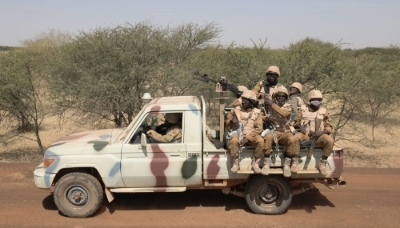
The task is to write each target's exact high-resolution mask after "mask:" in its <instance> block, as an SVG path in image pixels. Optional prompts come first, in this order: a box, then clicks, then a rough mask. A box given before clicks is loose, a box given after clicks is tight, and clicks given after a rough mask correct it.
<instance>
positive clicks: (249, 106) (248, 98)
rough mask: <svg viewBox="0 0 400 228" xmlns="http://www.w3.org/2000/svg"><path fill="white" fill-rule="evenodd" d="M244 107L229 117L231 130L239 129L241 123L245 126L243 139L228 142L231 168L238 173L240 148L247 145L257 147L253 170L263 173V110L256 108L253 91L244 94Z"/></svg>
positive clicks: (238, 107)
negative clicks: (261, 160) (261, 166)
mask: <svg viewBox="0 0 400 228" xmlns="http://www.w3.org/2000/svg"><path fill="white" fill-rule="evenodd" d="M241 98H242V105H241V106H236V108H235V109H233V110H232V111H231V112H230V113H229V114H228V116H227V119H226V122H225V123H226V125H227V126H228V127H230V128H231V129H235V128H238V127H237V126H239V121H241V123H242V125H243V135H242V136H243V139H240V135H237V134H235V135H233V136H232V137H231V138H230V140H229V142H228V149H229V153H230V155H231V157H232V160H233V165H232V168H231V172H232V173H237V172H238V170H239V147H241V146H243V145H244V144H246V143H249V144H250V145H251V146H254V147H255V151H254V159H253V164H252V167H253V170H254V172H255V173H261V169H260V165H259V164H260V158H261V155H262V151H263V147H264V139H263V138H262V137H261V135H260V134H261V132H262V124H263V122H262V115H261V114H260V113H261V110H260V109H258V108H255V106H256V104H257V100H256V95H255V93H254V92H253V91H251V90H246V91H244V92H243V94H242V96H241Z"/></svg>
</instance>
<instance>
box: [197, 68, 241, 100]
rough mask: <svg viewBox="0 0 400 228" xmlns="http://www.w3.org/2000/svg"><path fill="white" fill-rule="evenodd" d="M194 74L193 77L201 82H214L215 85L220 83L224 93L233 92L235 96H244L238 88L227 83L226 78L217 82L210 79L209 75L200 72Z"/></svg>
mask: <svg viewBox="0 0 400 228" xmlns="http://www.w3.org/2000/svg"><path fill="white" fill-rule="evenodd" d="M193 74H194V76H193V77H194V78H195V79H197V80H199V81H202V82H206V83H209V82H212V83H214V84H217V83H219V84H220V85H221V86H222V89H223V90H224V91H226V90H229V91H231V92H233V93H234V94H237V95H242V93H243V92H242V91H240V90H239V89H238V88H237V86H235V85H233V84H230V83H228V81H227V80H226V79H225V78H220V79H219V80H218V81H217V80H214V79H211V78H209V77H208V74H200V72H199V71H198V70H197V71H195V72H193Z"/></svg>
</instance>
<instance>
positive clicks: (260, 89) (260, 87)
mask: <svg viewBox="0 0 400 228" xmlns="http://www.w3.org/2000/svg"><path fill="white" fill-rule="evenodd" d="M265 73H266V74H267V73H274V74H277V75H278V77H279V76H280V74H281V73H280V71H279V68H278V67H277V66H270V67H268V69H267V71H266V72H265ZM265 83H267V81H266V80H265V81H259V82H257V84H256V85H255V86H254V87H253V89H252V91H253V92H254V93H255V94H256V96H257V98H258V102H259V103H260V104H263V103H264V99H263V98H262V96H261V95H263V94H265V87H264V84H265ZM282 87H283V88H284V86H283V85H282V84H280V83H277V84H276V85H271V86H270V87H269V94H267V95H268V96H269V97H270V98H271V97H272V94H274V93H276V92H277V91H278V90H279V89H281V88H282Z"/></svg>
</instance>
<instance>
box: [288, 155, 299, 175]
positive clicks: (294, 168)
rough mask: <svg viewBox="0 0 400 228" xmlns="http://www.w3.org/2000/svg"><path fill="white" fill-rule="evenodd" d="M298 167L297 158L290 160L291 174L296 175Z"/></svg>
mask: <svg viewBox="0 0 400 228" xmlns="http://www.w3.org/2000/svg"><path fill="white" fill-rule="evenodd" d="M298 165H299V158H292V167H291V168H290V171H291V172H292V173H297V171H298Z"/></svg>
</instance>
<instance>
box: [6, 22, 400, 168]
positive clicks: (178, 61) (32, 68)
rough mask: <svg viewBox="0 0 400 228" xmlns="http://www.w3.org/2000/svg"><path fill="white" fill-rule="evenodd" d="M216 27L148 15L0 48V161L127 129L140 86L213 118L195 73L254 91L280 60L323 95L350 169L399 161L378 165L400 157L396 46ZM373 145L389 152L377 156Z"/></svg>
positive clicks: (288, 76) (208, 91)
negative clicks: (247, 43) (251, 34)
mask: <svg viewBox="0 0 400 228" xmlns="http://www.w3.org/2000/svg"><path fill="white" fill-rule="evenodd" d="M220 32H221V28H219V27H218V26H217V25H216V24H214V23H207V24H204V25H198V24H192V23H189V24H182V25H180V26H176V27H160V26H157V25H155V24H152V23H151V22H149V21H144V22H139V23H136V24H123V25H118V26H115V27H99V28H95V29H93V30H90V31H80V32H79V33H78V34H77V35H70V34H67V33H62V32H59V31H57V30H49V31H47V32H44V33H42V34H39V35H38V36H37V37H35V38H33V39H31V40H26V41H24V42H22V44H21V47H18V48H14V47H0V97H1V99H0V126H1V130H0V143H1V144H2V148H1V149H0V160H3V161H35V162H36V161H37V160H40V159H41V156H42V154H43V152H44V150H45V149H46V147H48V146H49V145H50V144H51V143H52V142H54V141H55V140H57V139H58V138H59V137H61V136H63V135H66V134H71V133H73V132H77V131H81V130H88V129H101V128H106V127H107V128H109V127H125V126H127V125H128V124H129V123H130V122H131V121H132V119H133V117H134V116H135V115H136V114H137V113H138V111H139V110H140V109H141V107H142V100H141V99H140V98H141V97H142V96H143V94H144V93H145V92H148V93H150V94H151V95H152V96H153V97H160V96H175V95H178V96H179V95H196V96H200V95H202V96H204V99H205V101H206V103H207V106H208V112H209V113H208V115H209V116H210V117H216V115H218V111H217V108H218V103H217V101H216V100H215V99H214V98H215V97H218V96H219V94H216V93H215V92H214V89H215V88H214V86H213V85H212V84H206V83H202V82H199V81H197V80H194V79H193V77H192V76H193V72H194V71H195V70H199V71H200V72H201V73H207V74H208V75H209V77H211V78H214V79H217V78H219V77H221V76H224V77H227V79H228V81H229V82H230V83H233V84H235V85H244V86H247V87H248V88H252V87H253V86H254V85H255V83H256V82H257V81H259V80H263V79H264V78H265V76H264V74H265V70H266V68H267V67H268V66H269V65H277V66H279V67H280V69H281V75H282V76H281V77H280V78H279V82H280V83H282V84H284V85H286V86H289V85H290V84H291V83H293V82H300V83H302V84H303V87H304V91H303V95H304V97H306V95H307V93H308V91H310V90H312V89H314V88H316V89H319V90H321V91H322V92H323V94H324V96H325V98H326V99H324V105H325V106H326V107H327V108H328V110H329V111H330V113H331V115H332V117H333V120H334V124H335V128H334V137H335V140H336V141H337V143H338V144H339V145H342V146H343V147H345V148H347V150H346V156H347V157H348V158H349V161H353V163H352V164H354V166H357V165H359V166H363V164H364V163H362V162H361V163H360V162H359V163H357V161H359V160H360V161H361V160H365V159H367V160H371V162H367V163H365V166H368V165H371V164H374V166H375V167H376V166H377V167H396V164H397V163H398V161H400V160H397V162H393V165H389V166H382V164H384V163H385V162H388V161H389V160H393V159H392V158H391V156H392V155H393V156H399V155H397V154H396V153H398V152H396V142H397V140H398V137H399V133H400V132H399V129H400V122H399V121H398V120H399V114H398V112H396V111H397V110H398V107H399V104H400V99H399V96H400V92H399V91H400V90H398V88H399V86H400V80H399V79H398V75H399V74H400V48H399V47H397V46H390V47H386V48H373V47H369V48H364V49H360V50H350V49H346V44H344V43H341V42H338V43H330V42H324V41H321V40H318V39H313V38H305V39H303V40H300V41H297V42H295V43H291V44H288V45H287V46H286V47H285V48H284V49H271V48H269V47H268V45H267V40H264V41H263V40H260V41H258V42H256V41H254V42H253V47H242V46H237V45H235V44H234V43H232V44H231V45H229V46H222V45H220V44H219V42H218V37H219V35H220ZM229 95H230V94H229ZM228 102H229V101H228ZM214 119H217V118H214ZM214 124H215V125H217V123H214ZM388 150H390V152H391V153H389V151H388ZM376 151H388V152H387V153H388V154H385V156H384V157H382V158H380V159H376V153H377V152H376ZM374 153H375V155H373V154H374ZM370 154H371V156H370V157H368V156H369V155H370ZM382 159H383V160H382ZM396 159H397V158H396ZM395 161H396V160H395ZM397 167H398V166H397Z"/></svg>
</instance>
